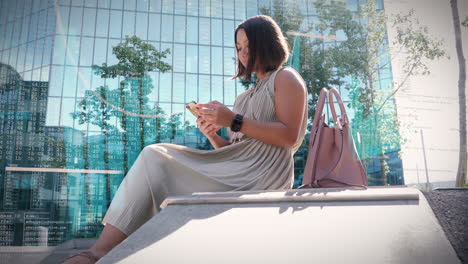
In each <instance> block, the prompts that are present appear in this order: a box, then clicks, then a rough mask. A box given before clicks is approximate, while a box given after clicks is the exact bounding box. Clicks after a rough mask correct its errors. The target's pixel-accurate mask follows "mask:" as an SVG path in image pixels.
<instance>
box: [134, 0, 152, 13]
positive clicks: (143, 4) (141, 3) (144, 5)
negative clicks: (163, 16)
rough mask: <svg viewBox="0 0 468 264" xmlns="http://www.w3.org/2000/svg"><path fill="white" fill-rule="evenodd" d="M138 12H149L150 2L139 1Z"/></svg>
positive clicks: (145, 0) (146, 0)
mask: <svg viewBox="0 0 468 264" xmlns="http://www.w3.org/2000/svg"><path fill="white" fill-rule="evenodd" d="M136 4H137V11H145V12H148V10H149V1H148V0H137V2H136Z"/></svg>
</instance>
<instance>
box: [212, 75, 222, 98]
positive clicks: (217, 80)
mask: <svg viewBox="0 0 468 264" xmlns="http://www.w3.org/2000/svg"><path fill="white" fill-rule="evenodd" d="M211 93H212V95H213V96H212V100H216V101H218V102H221V103H222V102H223V101H224V98H223V97H224V96H223V77H222V76H211Z"/></svg>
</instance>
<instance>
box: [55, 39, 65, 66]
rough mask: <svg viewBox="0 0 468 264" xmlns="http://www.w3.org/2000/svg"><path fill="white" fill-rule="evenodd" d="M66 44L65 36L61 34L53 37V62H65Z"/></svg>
mask: <svg viewBox="0 0 468 264" xmlns="http://www.w3.org/2000/svg"><path fill="white" fill-rule="evenodd" d="M66 45H67V41H66V37H65V36H61V35H56V36H55V39H54V56H53V63H54V64H64V63H65V51H66V49H65V47H66Z"/></svg>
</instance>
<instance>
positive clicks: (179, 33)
mask: <svg viewBox="0 0 468 264" xmlns="http://www.w3.org/2000/svg"><path fill="white" fill-rule="evenodd" d="M185 35H186V32H185V17H184V16H174V42H181V43H185Z"/></svg>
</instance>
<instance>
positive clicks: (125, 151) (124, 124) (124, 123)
mask: <svg viewBox="0 0 468 264" xmlns="http://www.w3.org/2000/svg"><path fill="white" fill-rule="evenodd" d="M124 88H125V81H121V82H120V100H121V104H120V107H122V109H124V110H125V92H124ZM122 130H123V132H122V145H123V156H124V157H123V165H124V175H127V172H128V149H127V115H126V114H125V113H122Z"/></svg>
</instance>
